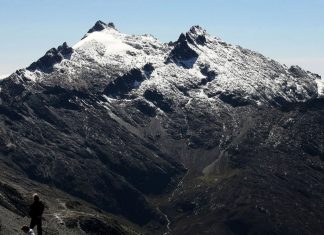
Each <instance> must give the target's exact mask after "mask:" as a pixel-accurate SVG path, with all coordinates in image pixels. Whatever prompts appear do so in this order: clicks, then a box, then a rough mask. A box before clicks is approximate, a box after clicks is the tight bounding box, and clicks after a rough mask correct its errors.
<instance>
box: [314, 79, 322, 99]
mask: <svg viewBox="0 0 324 235" xmlns="http://www.w3.org/2000/svg"><path fill="white" fill-rule="evenodd" d="M315 81H316V83H317V89H318V90H317V92H318V96H319V97H322V96H324V79H316V80H315Z"/></svg>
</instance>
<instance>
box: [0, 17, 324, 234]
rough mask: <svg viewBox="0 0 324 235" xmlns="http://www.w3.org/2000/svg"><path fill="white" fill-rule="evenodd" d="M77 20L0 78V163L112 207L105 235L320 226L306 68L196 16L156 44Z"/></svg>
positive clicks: (314, 85)
mask: <svg viewBox="0 0 324 235" xmlns="http://www.w3.org/2000/svg"><path fill="white" fill-rule="evenodd" d="M89 32H90V33H89ZM89 32H88V33H87V34H86V37H84V38H83V39H82V40H81V41H80V42H78V43H77V44H76V45H74V46H73V47H69V46H68V45H67V44H63V45H62V46H59V47H58V48H57V49H51V50H49V51H48V52H47V53H46V54H45V56H44V57H42V58H40V59H39V60H38V61H36V62H34V63H32V64H31V66H29V67H28V68H27V69H21V70H18V71H17V72H16V73H14V74H12V75H10V76H9V77H8V78H6V79H4V80H1V81H0V88H1V92H0V98H1V102H0V113H1V120H0V123H1V129H0V144H1V145H0V150H1V152H0V164H2V165H4V166H6V168H5V169H7V170H6V171H8V172H11V171H13V172H18V173H19V174H18V175H19V177H26V179H28V180H29V181H30V182H35V185H38V184H39V183H41V184H44V185H49V186H50V187H53V195H56V194H54V192H56V191H55V190H57V189H58V190H61V191H63V192H64V193H65V194H66V195H65V196H64V197H67V195H70V196H71V197H76V198H79V199H80V200H83V201H85V202H86V203H90V204H92V205H94V206H95V207H96V208H98V209H99V210H101V211H102V213H108V215H107V216H109V217H111V215H112V214H113V215H114V216H116V218H117V222H118V224H117V225H118V226H117V225H116V226H114V228H118V231H119V232H118V233H116V234H128V233H126V232H125V231H122V230H121V229H120V228H119V225H120V224H126V225H125V226H126V227H127V228H133V226H132V224H133V225H134V230H135V231H137V232H138V233H141V232H143V233H146V234H165V233H166V234H175V235H177V234H188V233H189V232H190V231H191V232H194V233H196V234H199V233H200V232H204V233H205V234H215V233H217V234H224V235H233V234H237V235H240V234H296V233H297V232H299V233H300V234H309V233H312V234H320V233H321V231H323V224H322V223H321V220H322V219H323V218H324V214H323V212H322V211H321V210H320V207H319V205H321V203H323V198H324V197H322V196H323V192H324V189H323V185H322V184H321V182H322V180H323V173H322V172H323V169H324V168H323V167H324V166H323V159H324V158H323V156H324V146H323V144H322V143H323V141H324V133H323V129H324V127H323V124H324V120H323V117H324V115H323V112H324V103H323V98H321V96H320V95H319V92H318V91H319V89H318V79H319V76H318V75H315V74H312V73H311V72H307V71H304V70H303V69H301V68H300V67H298V66H293V67H290V68H288V67H286V66H284V65H281V64H279V63H278V62H275V61H273V60H271V59H269V58H266V57H264V56H263V55H261V54H259V53H256V52H253V51H250V50H247V49H244V48H242V47H240V46H233V45H230V44H227V43H226V42H223V41H222V40H220V39H217V38H215V37H213V36H211V35H209V34H208V33H207V32H206V31H205V30H203V29H202V28H201V27H199V26H193V27H191V28H190V29H189V31H188V32H187V33H183V34H181V35H180V36H179V38H178V40H177V41H175V42H172V43H169V44H166V43H161V42H159V41H158V40H157V39H156V38H154V37H153V36H150V35H141V36H138V35H127V34H123V33H121V32H119V31H118V30H116V29H115V27H112V25H109V24H106V23H104V22H100V21H99V22H97V23H96V24H95V26H94V27H93V28H91V29H90V30H89ZM4 180H5V181H6V184H9V185H13V186H15V185H16V186H15V188H16V190H17V192H26V191H28V189H27V188H24V189H23V190H22V188H23V185H18V186H17V184H14V183H13V179H11V178H10V177H9V176H5V177H4ZM38 187H39V188H40V189H41V188H42V187H41V186H38ZM312 189H316V190H312ZM11 191H13V190H11ZM49 191H50V190H49ZM19 195H20V194H19ZM21 195H23V196H21V197H19V198H20V199H19V200H22V201H23V202H22V203H21V204H22V205H25V204H24V203H25V200H26V199H25V198H24V195H25V194H23V193H21ZM60 197H63V196H60ZM292 197H295V199H294V200H292V199H291V198H292ZM58 199H59V197H58ZM1 200H2V199H0V202H1V203H0V205H7V204H6V203H7V202H6V200H3V201H1ZM47 200H49V202H50V208H49V211H50V213H49V215H48V216H49V217H50V216H52V217H54V213H56V212H55V210H53V208H52V207H55V198H50V197H49V198H48V199H47ZM60 200H61V199H60ZM56 203H57V202H56ZM295 203H298V205H300V207H299V208H296V204H295ZM6 208H9V209H10V208H11V210H13V211H15V210H14V209H12V207H8V206H7V207H6ZM71 210H73V209H71ZM83 210H85V211H87V210H90V209H89V208H88V207H86V206H85V207H84V208H83ZM90 211H91V213H89V215H88V216H89V218H87V221H88V223H90V222H89V221H93V218H96V216H95V214H94V212H93V210H90ZM291 212H293V213H291ZM62 213H63V212H62ZM64 213H68V214H73V215H74V214H75V212H73V211H72V212H70V211H69V210H68V209H66V210H65V211H64ZM64 213H63V214H64ZM313 215H316V218H313V217H314V216H313ZM62 219H63V222H64V223H65V224H68V222H69V221H70V220H71V219H72V220H73V221H74V222H75V223H77V221H79V222H80V221H81V223H84V222H82V221H84V218H80V217H75V218H70V217H69V218H65V217H64V216H63V217H62ZM101 219H102V218H101ZM55 221H56V220H55ZM100 221H101V220H100ZM125 221H126V223H125ZM305 221H306V222H305ZM74 222H73V224H75V223H74ZM0 223H1V222H0ZM91 223H92V222H91ZM98 223H99V222H98ZM102 223H103V224H104V222H102ZM108 225H109V223H108ZM108 225H107V226H108ZM55 226H58V222H56V223H53V227H52V229H54V230H55V229H58V227H55ZM107 226H106V227H105V226H103V227H104V228H107ZM109 226H110V225H109ZM109 226H108V227H109ZM73 228H75V227H73ZM64 229H65V231H70V230H69V229H68V228H67V227H66V226H65V227H64ZM66 229H67V230H66ZM71 231H72V230H71ZM106 231H107V230H106ZM60 232H61V233H62V231H61V230H60V231H59V232H58V233H60ZM78 232H80V231H78ZM93 233H94V234H105V233H100V232H99V231H94V232H93ZM129 234H132V233H129Z"/></svg>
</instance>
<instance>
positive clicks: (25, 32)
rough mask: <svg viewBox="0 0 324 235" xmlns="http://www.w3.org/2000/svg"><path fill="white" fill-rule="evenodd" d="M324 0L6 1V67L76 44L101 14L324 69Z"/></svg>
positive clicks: (144, 28) (168, 35) (0, 4)
mask: <svg viewBox="0 0 324 235" xmlns="http://www.w3.org/2000/svg"><path fill="white" fill-rule="evenodd" d="M323 12H324V1H323V0H199V1H198V0H196V1H193V0H105V1H104V0H87V1H86V0H0V74H7V73H11V72H13V71H15V70H16V69H18V68H21V67H26V66H28V65H29V64H30V63H31V62H33V61H35V60H36V59H38V58H39V57H40V56H42V55H43V54H44V53H45V52H46V51H47V50H48V49H49V48H51V47H57V46H58V45H60V44H62V42H64V41H66V42H68V44H69V45H73V44H75V43H76V42H77V41H78V40H80V38H81V37H82V36H83V35H84V33H85V32H86V31H87V30H88V29H89V28H90V27H91V26H92V25H93V24H94V23H95V22H96V21H97V20H98V19H100V20H103V21H105V22H110V21H112V22H114V23H115V25H116V27H117V28H118V29H119V30H120V31H121V32H124V33H129V34H145V33H149V34H153V35H154V36H155V37H157V38H158V39H160V40H161V41H163V42H168V41H174V40H176V39H177V38H178V36H179V35H180V33H181V32H185V31H187V30H188V29H189V28H190V26H192V25H200V26H202V27H203V28H205V29H206V30H207V31H208V32H209V33H210V34H212V35H214V36H217V37H220V38H222V39H223V40H225V41H227V42H230V43H233V44H239V45H241V46H243V47H246V48H249V49H252V50H255V51H258V52H261V53H263V54H264V55H266V56H268V57H271V58H273V59H276V60H279V61H280V62H283V63H286V64H296V63H297V64H300V65H301V66H302V67H304V68H305V69H309V70H311V71H313V72H316V73H320V74H322V75H324V23H323V22H324V13H323Z"/></svg>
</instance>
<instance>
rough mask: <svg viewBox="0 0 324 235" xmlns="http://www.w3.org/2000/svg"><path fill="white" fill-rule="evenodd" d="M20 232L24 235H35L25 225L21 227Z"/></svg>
mask: <svg viewBox="0 0 324 235" xmlns="http://www.w3.org/2000/svg"><path fill="white" fill-rule="evenodd" d="M21 230H22V231H23V232H24V233H25V235H35V233H34V231H33V230H32V229H31V228H29V227H28V226H27V225H25V226H23V227H22V228H21Z"/></svg>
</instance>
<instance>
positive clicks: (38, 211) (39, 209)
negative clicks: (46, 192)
mask: <svg viewBox="0 0 324 235" xmlns="http://www.w3.org/2000/svg"><path fill="white" fill-rule="evenodd" d="M33 198H34V202H33V204H31V206H30V208H29V216H30V218H31V221H30V226H29V227H30V228H31V229H33V228H34V227H35V226H36V225H37V235H42V233H43V231H42V215H43V212H44V203H43V202H42V201H41V200H40V199H39V196H38V194H36V193H35V194H34V195H33Z"/></svg>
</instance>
